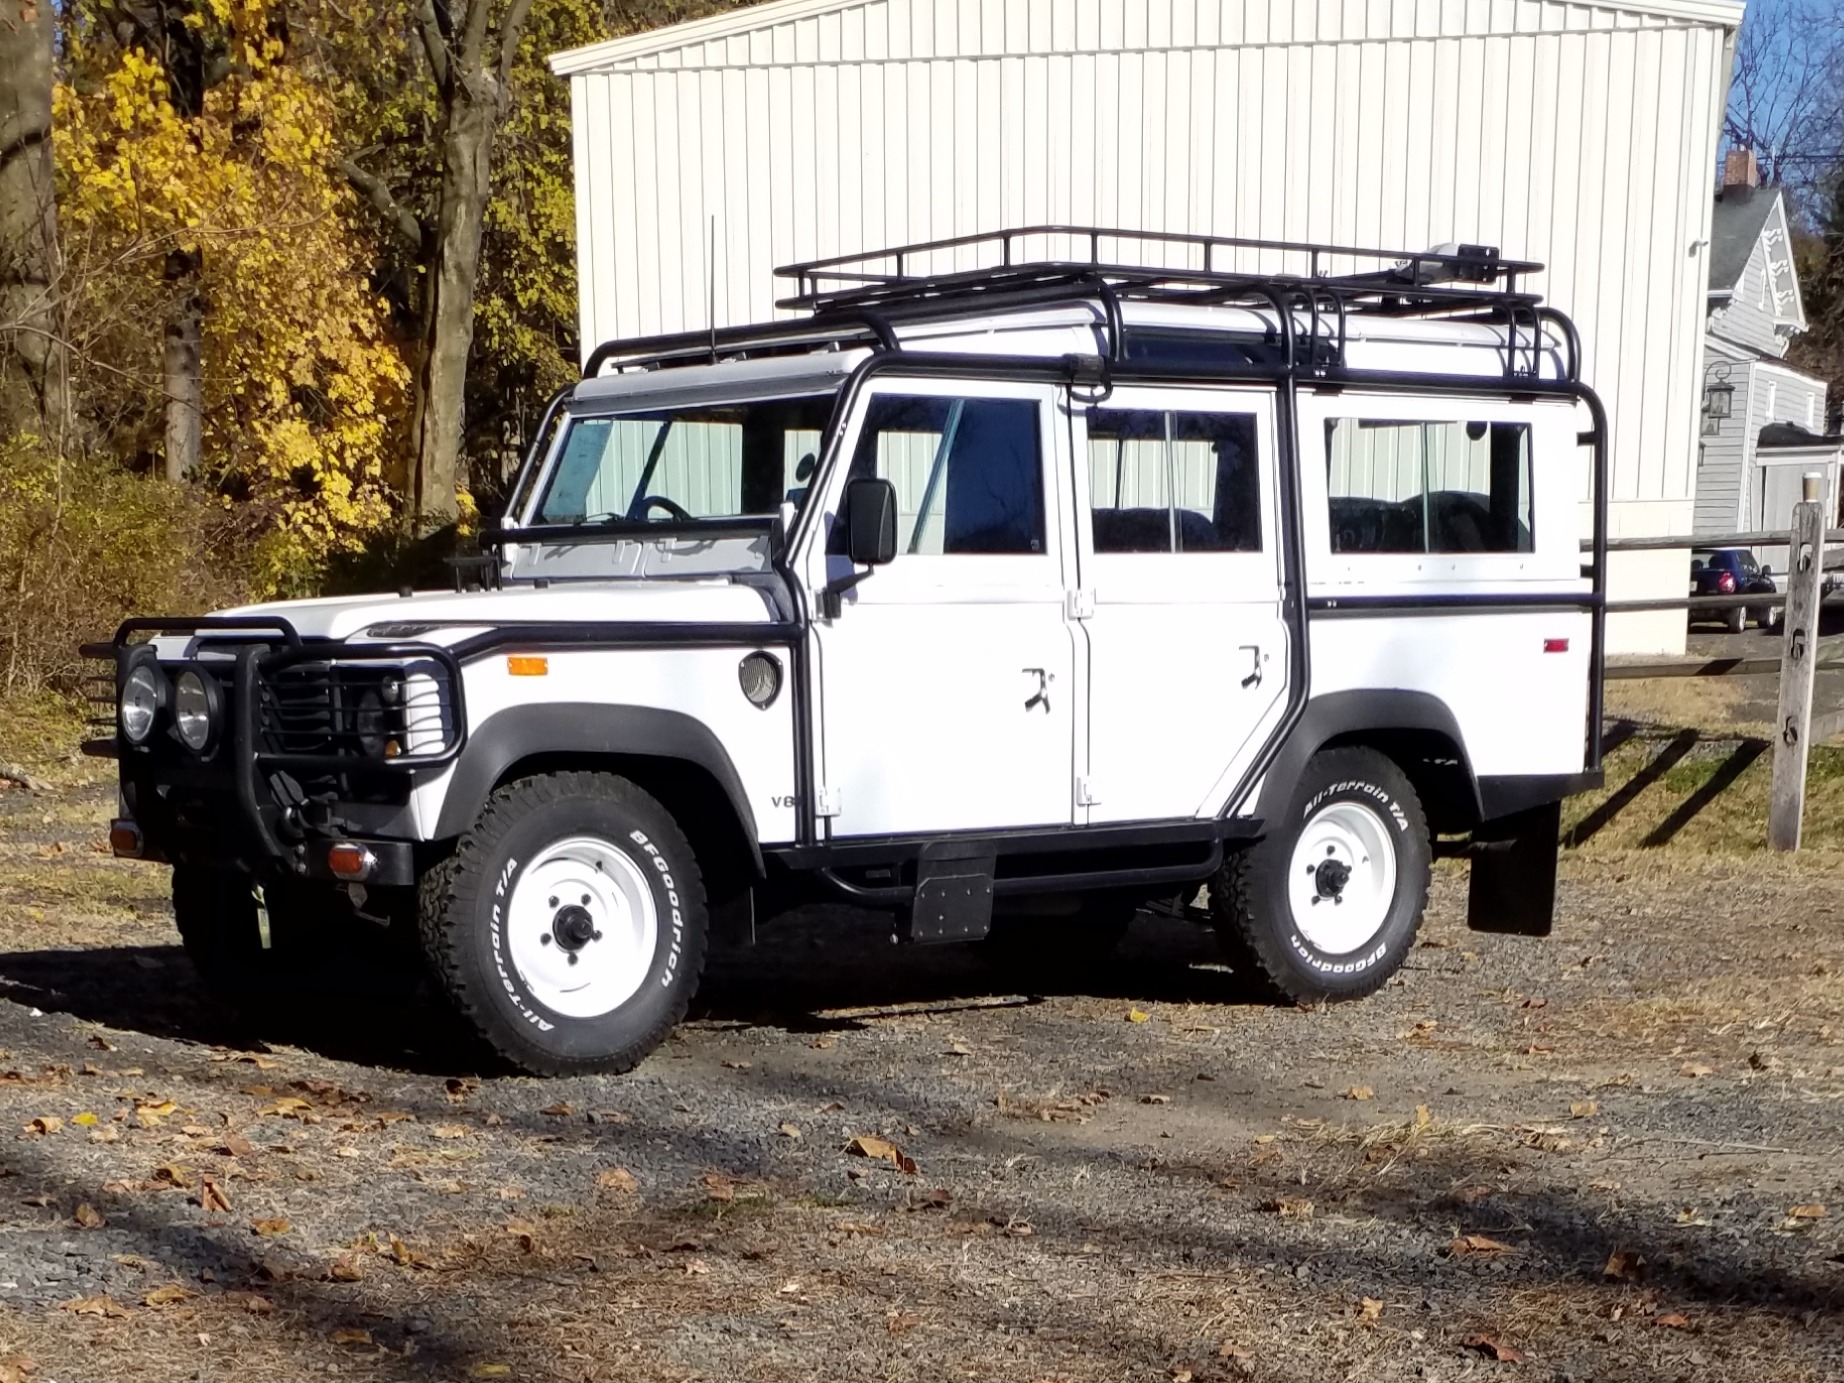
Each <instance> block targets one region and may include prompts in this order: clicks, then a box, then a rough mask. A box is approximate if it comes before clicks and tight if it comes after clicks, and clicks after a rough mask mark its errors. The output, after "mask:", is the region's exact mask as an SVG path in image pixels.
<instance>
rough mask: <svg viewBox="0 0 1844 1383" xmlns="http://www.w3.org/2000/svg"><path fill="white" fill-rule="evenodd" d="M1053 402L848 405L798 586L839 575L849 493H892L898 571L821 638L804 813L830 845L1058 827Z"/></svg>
mask: <svg viewBox="0 0 1844 1383" xmlns="http://www.w3.org/2000/svg"><path fill="white" fill-rule="evenodd" d="M1055 402H1056V400H1055V396H1054V391H1052V390H1051V389H1050V388H1048V387H1047V386H1038V385H1029V384H1011V385H1007V384H1001V383H996V382H990V381H982V382H980V383H978V384H974V383H972V382H969V381H943V380H934V379H930V380H922V379H913V380H905V379H894V378H886V377H881V376H880V377H879V378H878V380H877V381H876V382H875V384H874V385H873V386H871V387H870V388H867V389H866V391H865V392H864V394H863V395H862V396H861V398H860V401H859V406H858V408H857V410H856V417H855V418H854V420H853V421H852V423H851V424H850V425H849V426H848V430H847V435H846V436H845V437H844V438H843V439H842V447H841V450H840V452H839V456H840V458H841V460H842V461H848V462H849V465H846V464H839V465H835V466H834V468H833V470H834V474H833V475H832V476H831V478H830V480H829V482H828V484H827V488H826V510H825V513H824V516H823V521H822V524H821V529H822V531H823V532H824V533H825V534H826V535H827V536H826V538H825V540H824V543H823V546H824V547H825V548H827V549H828V550H827V551H817V550H816V551H814V552H813V553H812V554H811V556H810V558H809V560H808V562H807V567H806V570H807V574H808V579H809V581H811V582H812V583H813V584H812V587H811V589H815V590H817V589H818V588H820V587H821V586H823V585H824V584H826V583H827V582H829V581H836V580H839V579H840V578H844V577H849V576H850V575H852V568H851V565H850V563H849V562H848V561H847V559H846V557H845V556H844V541H843V536H844V535H843V532H842V526H841V525H839V524H838V523H837V522H836V519H837V514H838V508H839V503H840V496H841V495H842V494H843V491H844V486H845V482H846V480H847V479H848V478H856V477H861V476H872V477H878V478H882V479H887V480H889V481H890V482H891V483H892V484H893V485H894V486H895V488H896V492H897V498H898V523H897V556H896V558H895V560H894V561H892V562H890V563H888V564H887V565H884V566H881V567H878V568H876V569H875V570H874V571H872V572H871V573H870V575H868V576H866V577H865V578H864V579H863V580H862V581H860V582H859V583H858V584H857V585H856V586H854V587H852V589H851V590H850V591H849V593H847V594H846V595H845V597H844V599H843V603H842V608H841V611H840V613H839V615H838V617H837V618H835V619H831V620H825V619H822V620H820V621H819V622H818V624H817V626H816V636H815V643H816V646H817V654H818V656H817V658H816V683H817V686H818V688H819V695H818V716H817V734H816V749H817V755H818V762H819V784H820V789H821V791H820V794H819V797H820V800H819V802H818V804H817V805H818V809H819V811H820V813H821V814H822V816H823V817H826V818H827V819H829V821H830V827H831V833H832V835H833V836H834V837H835V838H837V837H845V836H880V835H908V834H913V833H918V832H939V831H971V830H1005V829H1011V828H1018V827H1029V826H1052V825H1067V824H1069V822H1070V820H1071V811H1072V807H1071V803H1072V800H1073V792H1072V781H1073V780H1072V772H1071V770H1072V767H1073V762H1074V760H1073V755H1074V740H1075V726H1076V724H1077V723H1078V722H1077V719H1076V715H1077V706H1076V694H1077V691H1078V688H1077V686H1076V681H1077V679H1076V677H1075V659H1074V652H1073V649H1074V644H1073V637H1072V631H1071V629H1070V625H1069V622H1068V620H1067V618H1066V615H1065V590H1066V582H1065V578H1064V573H1065V570H1066V569H1068V568H1070V567H1073V554H1071V553H1066V552H1065V551H1064V543H1065V539H1064V536H1063V534H1064V527H1065V526H1064V525H1062V524H1059V522H1058V519H1059V516H1060V515H1061V514H1062V512H1063V504H1062V503H1060V502H1059V497H1060V496H1063V495H1066V494H1067V489H1066V485H1065V482H1064V481H1063V479H1062V472H1063V469H1064V468H1065V467H1066V445H1067V444H1066V441H1065V440H1063V439H1064V437H1065V436H1066V434H1063V430H1062V429H1061V428H1058V427H1053V426H1052V425H1051V423H1052V420H1053V418H1054V417H1055V414H1054V411H1053V410H1054V407H1055ZM1059 443H1061V445H1059ZM816 546H818V545H816Z"/></svg>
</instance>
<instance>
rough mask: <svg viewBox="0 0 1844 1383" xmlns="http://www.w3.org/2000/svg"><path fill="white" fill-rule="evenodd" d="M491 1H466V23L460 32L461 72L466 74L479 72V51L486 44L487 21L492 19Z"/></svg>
mask: <svg viewBox="0 0 1844 1383" xmlns="http://www.w3.org/2000/svg"><path fill="white" fill-rule="evenodd" d="M492 12H493V0H468V4H467V22H466V24H465V25H464V26H463V28H462V30H461V52H460V53H459V54H458V55H457V56H459V58H460V59H461V67H462V70H463V71H465V72H467V73H468V74H470V75H471V74H473V73H475V72H478V71H480V54H481V50H482V49H484V48H485V47H486V43H487V21H488V20H489V19H490V18H492Z"/></svg>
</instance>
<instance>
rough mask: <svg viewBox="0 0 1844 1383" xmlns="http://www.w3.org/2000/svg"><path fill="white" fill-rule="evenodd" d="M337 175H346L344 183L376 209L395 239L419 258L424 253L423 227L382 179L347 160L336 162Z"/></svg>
mask: <svg viewBox="0 0 1844 1383" xmlns="http://www.w3.org/2000/svg"><path fill="white" fill-rule="evenodd" d="M339 171H340V172H341V173H343V174H345V176H346V181H347V182H349V183H351V184H352V187H353V190H354V191H356V192H357V193H358V194H359V195H360V196H361V197H363V198H364V199H365V200H366V201H368V202H370V203H371V204H372V206H374V207H376V208H377V211H378V214H379V215H380V216H382V217H383V218H384V220H385V222H386V224H388V225H389V226H390V228H391V229H392V230H393V231H395V232H396V233H397V235H398V237H399V238H400V239H402V240H403V241H404V242H406V243H407V244H408V245H409V247H410V248H411V249H413V250H415V251H416V252H417V253H419V254H420V253H421V252H422V249H423V236H424V230H423V223H422V222H421V221H419V220H417V219H416V217H415V216H414V215H413V214H412V213H411V212H410V210H409V209H408V208H407V207H405V206H403V204H402V203H400V202H399V201H398V200H397V199H396V198H395V197H393V196H392V195H391V190H390V188H388V187H386V186H385V184H384V179H382V178H380V177H378V176H377V174H375V173H368V172H366V171H365V170H364V169H363V168H361V167H359V166H358V164H356V163H354V162H353V161H352V160H351V159H349V158H345V159H341V160H340V161H339Z"/></svg>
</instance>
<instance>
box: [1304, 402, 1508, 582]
mask: <svg viewBox="0 0 1844 1383" xmlns="http://www.w3.org/2000/svg"><path fill="white" fill-rule="evenodd" d="M1325 429H1326V439H1325V442H1326V445H1325V452H1326V493H1327V495H1328V497H1329V501H1330V510H1331V513H1330V518H1331V532H1332V551H1334V552H1395V553H1405V552H1406V553H1414V552H1421V553H1427V552H1530V551H1532V550H1533V548H1532V545H1531V531H1530V424H1528V423H1485V422H1402V421H1397V420H1395V419H1387V420H1383V419H1370V418H1334V419H1330V420H1328V421H1327V422H1326V425H1325Z"/></svg>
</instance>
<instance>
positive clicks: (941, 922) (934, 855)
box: [898, 841, 997, 943]
mask: <svg viewBox="0 0 1844 1383" xmlns="http://www.w3.org/2000/svg"><path fill="white" fill-rule="evenodd" d="M996 862H997V852H996V851H995V849H994V848H993V845H992V843H991V842H990V841H987V842H960V841H937V842H935V843H933V844H930V845H925V846H923V847H922V858H921V859H920V860H918V861H917V862H916V896H915V899H914V900H913V901H912V902H911V903H910V905H909V911H908V913H907V915H905V916H904V917H903V918H902V919H901V929H900V931H899V933H898V934H899V936H900V937H901V938H902V940H904V941H908V942H916V943H922V942H930V941H978V940H980V938H982V937H984V936H985V935H986V933H987V932H988V931H990V930H991V928H992V876H993V867H994V865H995V863H996Z"/></svg>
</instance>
